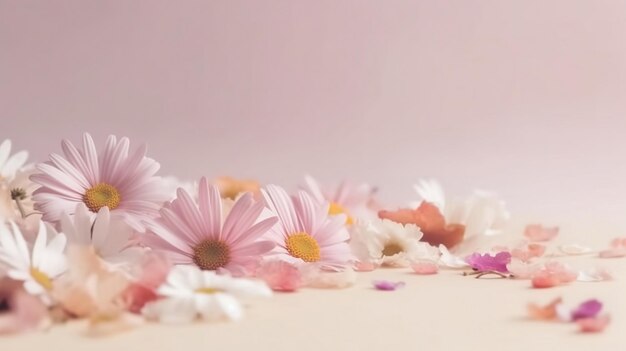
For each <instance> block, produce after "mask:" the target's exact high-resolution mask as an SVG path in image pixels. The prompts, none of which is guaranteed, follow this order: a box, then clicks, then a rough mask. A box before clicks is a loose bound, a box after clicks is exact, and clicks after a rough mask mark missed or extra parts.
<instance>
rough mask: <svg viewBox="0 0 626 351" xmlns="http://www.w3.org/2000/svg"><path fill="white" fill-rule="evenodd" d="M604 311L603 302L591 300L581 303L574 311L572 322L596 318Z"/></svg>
mask: <svg viewBox="0 0 626 351" xmlns="http://www.w3.org/2000/svg"><path fill="white" fill-rule="evenodd" d="M600 311H602V302H600V301H598V300H596V299H591V300H587V301H585V302H583V303H581V304H580V305H579V306H578V307H577V308H576V309H575V310H573V311H572V320H578V319H582V318H595V317H596V316H597V315H598V314H599V313H600Z"/></svg>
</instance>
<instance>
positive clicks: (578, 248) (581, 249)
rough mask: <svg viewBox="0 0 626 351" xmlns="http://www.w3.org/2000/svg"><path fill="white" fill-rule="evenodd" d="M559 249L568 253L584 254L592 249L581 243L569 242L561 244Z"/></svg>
mask: <svg viewBox="0 0 626 351" xmlns="http://www.w3.org/2000/svg"><path fill="white" fill-rule="evenodd" d="M559 251H561V252H562V253H564V254H566V255H572V256H573V255H584V254H588V253H590V252H591V251H592V250H591V248H589V247H586V246H583V245H579V244H569V245H561V246H559Z"/></svg>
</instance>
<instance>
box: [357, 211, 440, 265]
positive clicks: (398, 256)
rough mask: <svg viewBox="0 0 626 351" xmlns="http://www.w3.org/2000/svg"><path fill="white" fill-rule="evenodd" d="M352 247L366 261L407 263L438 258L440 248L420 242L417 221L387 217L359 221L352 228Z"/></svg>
mask: <svg viewBox="0 0 626 351" xmlns="http://www.w3.org/2000/svg"><path fill="white" fill-rule="evenodd" d="M350 236H351V237H350V247H351V248H352V251H353V252H354V254H355V255H356V257H357V258H358V260H359V262H362V263H373V264H375V265H383V266H392V267H407V266H408V265H409V264H410V263H411V262H412V261H413V260H418V259H427V260H434V261H436V260H437V258H438V253H439V252H438V250H437V249H436V248H433V247H431V246H430V245H428V243H424V242H420V239H421V238H422V232H421V231H420V229H419V228H418V227H417V226H416V225H414V224H407V225H403V224H400V223H396V222H393V221H390V220H387V219H383V220H381V219H374V220H370V221H358V222H357V223H356V224H355V225H354V226H353V227H352V228H351V230H350Z"/></svg>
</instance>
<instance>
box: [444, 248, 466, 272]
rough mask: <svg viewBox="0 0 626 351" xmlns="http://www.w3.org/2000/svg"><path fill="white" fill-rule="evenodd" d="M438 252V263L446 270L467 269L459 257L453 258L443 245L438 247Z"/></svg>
mask: <svg viewBox="0 0 626 351" xmlns="http://www.w3.org/2000/svg"><path fill="white" fill-rule="evenodd" d="M439 250H440V251H441V257H440V258H439V263H440V264H441V265H442V266H444V267H448V268H465V267H469V264H467V262H465V260H464V259H462V258H461V257H458V256H455V255H453V254H451V253H450V251H448V249H447V248H446V247H445V245H439Z"/></svg>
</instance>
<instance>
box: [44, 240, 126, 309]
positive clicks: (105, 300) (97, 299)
mask: <svg viewBox="0 0 626 351" xmlns="http://www.w3.org/2000/svg"><path fill="white" fill-rule="evenodd" d="M67 257H68V267H69V270H68V272H67V274H65V275H64V276H63V277H61V278H60V279H59V280H58V281H57V284H55V286H54V289H53V290H52V295H53V296H54V297H55V300H56V301H58V302H59V303H60V304H61V305H62V306H63V308H64V309H65V310H67V311H69V312H70V313H71V314H72V315H75V316H78V317H89V318H95V319H99V318H107V319H108V318H113V317H115V316H117V315H119V314H121V313H122V312H123V311H124V310H125V305H124V303H123V301H122V299H121V297H122V292H123V291H124V290H125V289H126V287H127V286H128V283H129V281H128V278H127V277H126V275H125V274H123V273H122V272H119V271H112V270H110V269H109V268H108V267H107V265H106V263H105V262H103V261H102V260H101V259H100V257H99V256H98V255H97V253H96V251H95V250H94V248H93V247H90V246H71V247H69V248H68V255H67Z"/></svg>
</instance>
